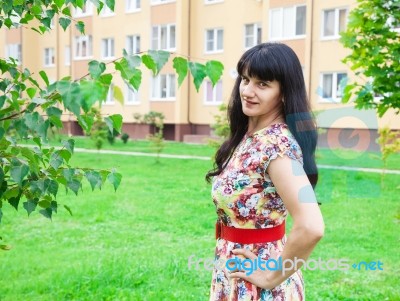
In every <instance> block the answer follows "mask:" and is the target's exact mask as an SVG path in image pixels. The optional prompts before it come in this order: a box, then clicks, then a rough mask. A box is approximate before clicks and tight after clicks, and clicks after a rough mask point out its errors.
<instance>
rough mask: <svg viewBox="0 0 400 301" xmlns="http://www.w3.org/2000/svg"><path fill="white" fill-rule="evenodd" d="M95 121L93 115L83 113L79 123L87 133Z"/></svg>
mask: <svg viewBox="0 0 400 301" xmlns="http://www.w3.org/2000/svg"><path fill="white" fill-rule="evenodd" d="M93 122H94V119H93V116H88V115H81V116H79V117H78V123H79V125H80V126H81V127H82V129H83V131H84V132H86V133H87V132H89V131H90V129H91V128H92V125H93Z"/></svg>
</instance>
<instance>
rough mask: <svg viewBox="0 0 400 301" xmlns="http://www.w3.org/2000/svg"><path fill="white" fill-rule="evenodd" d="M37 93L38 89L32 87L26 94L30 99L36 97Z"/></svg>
mask: <svg viewBox="0 0 400 301" xmlns="http://www.w3.org/2000/svg"><path fill="white" fill-rule="evenodd" d="M36 91H37V89H36V88H33V87H30V88H28V89H26V93H27V94H28V96H29V98H30V99H32V98H34V97H35V95H36Z"/></svg>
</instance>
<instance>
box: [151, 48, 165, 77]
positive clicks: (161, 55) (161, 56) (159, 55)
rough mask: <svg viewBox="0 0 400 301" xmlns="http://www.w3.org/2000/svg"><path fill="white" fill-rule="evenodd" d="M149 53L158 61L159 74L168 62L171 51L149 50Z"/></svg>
mask: <svg viewBox="0 0 400 301" xmlns="http://www.w3.org/2000/svg"><path fill="white" fill-rule="evenodd" d="M149 54H150V56H151V57H152V59H153V61H154V62H155V63H156V67H157V74H158V73H159V72H160V70H161V69H162V67H164V65H165V64H166V63H167V62H168V59H169V56H170V53H169V52H168V51H164V50H149Z"/></svg>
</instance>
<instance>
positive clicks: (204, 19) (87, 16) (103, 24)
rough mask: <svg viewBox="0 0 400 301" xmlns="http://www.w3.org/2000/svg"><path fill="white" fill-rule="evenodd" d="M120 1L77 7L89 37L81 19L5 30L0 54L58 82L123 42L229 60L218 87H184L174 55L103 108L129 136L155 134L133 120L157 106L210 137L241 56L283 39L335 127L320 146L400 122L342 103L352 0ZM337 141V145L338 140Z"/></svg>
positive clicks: (178, 128) (181, 133) (173, 122)
mask: <svg viewBox="0 0 400 301" xmlns="http://www.w3.org/2000/svg"><path fill="white" fill-rule="evenodd" d="M115 2H116V3H115V11H114V12H112V11H110V10H109V9H103V11H102V12H100V14H99V15H98V14H97V13H96V11H95V8H94V6H93V4H92V3H91V2H88V3H87V5H86V6H85V8H84V9H83V10H76V11H74V19H75V20H76V21H79V20H82V21H84V22H85V24H86V29H85V31H86V35H85V36H82V35H80V34H79V32H78V31H77V30H76V29H75V27H74V26H71V27H70V28H69V29H67V31H65V32H64V31H63V30H62V28H61V27H60V26H58V24H57V23H56V24H57V25H54V29H53V31H52V32H51V33H46V34H44V35H42V36H40V35H39V34H37V33H36V32H34V31H32V30H30V29H27V28H18V29H12V30H4V29H3V30H1V31H0V41H1V43H2V44H3V45H4V47H0V55H2V56H3V57H4V56H6V57H7V56H13V57H16V58H18V59H19V60H20V61H21V66H22V67H25V66H26V67H28V68H29V69H30V70H31V71H33V72H36V73H37V72H38V71H39V70H42V69H43V70H45V71H46V72H47V73H48V75H49V78H50V80H53V81H54V80H57V79H60V78H62V77H64V76H68V75H70V76H72V77H73V78H79V77H81V76H84V75H85V74H86V73H87V70H88V68H87V63H88V62H89V61H90V60H92V59H97V60H102V61H104V62H106V63H107V62H112V60H114V59H115V58H118V57H120V56H122V49H123V48H125V49H126V50H127V51H128V52H130V53H140V52H143V51H146V50H148V49H164V50H167V51H170V52H172V53H176V54H178V55H182V56H187V57H189V58H190V59H191V60H194V61H199V62H204V61H205V60H218V61H221V62H222V63H223V64H224V66H225V70H224V74H223V76H222V78H221V80H220V82H218V83H217V85H216V86H215V87H214V88H212V85H211V83H210V82H208V81H205V82H204V84H203V85H202V87H201V89H200V91H199V92H196V89H195V87H194V85H193V83H191V80H192V79H191V78H190V77H189V78H188V79H186V80H185V81H184V83H183V84H182V86H181V87H179V88H178V87H177V81H176V76H175V74H174V70H173V68H172V63H171V62H169V63H168V64H167V65H166V66H165V67H164V68H163V70H162V71H161V73H160V75H159V76H158V77H156V78H153V77H152V76H151V74H150V72H149V71H147V70H145V69H143V71H144V72H143V80H142V84H141V87H140V89H139V91H138V92H135V91H133V90H132V89H130V88H129V87H128V86H126V85H125V84H124V82H123V81H122V80H120V79H118V80H116V82H115V85H116V86H118V87H120V88H121V89H122V92H123V94H124V104H120V103H119V102H116V101H115V100H114V98H113V93H109V97H108V99H107V101H106V102H105V103H104V105H103V106H102V112H103V114H114V113H119V114H122V115H123V118H124V131H125V132H128V133H129V134H130V135H131V136H134V137H137V138H144V137H145V136H146V135H147V134H148V133H149V128H148V126H146V125H138V124H136V123H135V119H134V117H133V116H134V114H135V113H140V114H145V113H148V112H149V111H157V112H162V113H163V114H164V115H165V117H166V119H165V123H166V126H165V137H166V138H167V139H170V140H177V141H183V140H185V141H200V140H201V138H202V137H204V136H208V135H210V134H211V129H210V124H212V123H213V120H214V118H213V115H215V114H217V113H218V106H219V105H220V104H221V103H223V102H227V101H228V99H229V95H230V92H231V88H232V86H233V83H234V79H235V77H236V76H237V74H236V70H235V65H236V62H237V60H238V58H239V57H240V56H241V54H242V53H243V52H244V51H245V50H246V49H248V48H250V47H252V46H254V45H256V44H258V43H260V42H265V41H281V42H284V43H286V44H288V45H289V46H291V47H292V48H293V49H294V50H295V52H296V53H297V55H298V57H299V59H300V62H301V64H302V66H303V70H304V76H305V81H306V86H307V89H308V93H309V96H310V100H311V103H312V107H313V109H314V110H315V111H318V112H321V111H323V112H325V113H320V114H318V122H319V126H320V127H321V128H329V129H330V130H329V131H328V133H325V134H322V136H321V137H322V140H321V141H322V143H325V144H326V143H328V141H331V142H329V143H332V141H336V142H338V143H339V140H340V137H339V136H338V135H339V134H340V133H342V132H343V129H345V128H352V129H357V133H358V134H360V135H361V136H362V137H364V140H368V141H369V142H371V141H374V137H376V129H377V127H378V126H382V125H384V124H388V125H389V126H390V127H391V128H392V129H397V130H398V129H400V120H399V118H398V116H397V117H396V116H395V115H394V113H393V112H389V113H387V114H386V115H385V118H384V119H378V118H377V117H376V115H375V113H374V112H373V111H371V112H363V113H362V114H361V115H360V112H358V111H357V112H356V111H355V110H354V109H352V107H351V105H343V104H341V103H340V97H341V92H340V90H341V89H339V84H340V82H341V80H342V79H343V78H346V77H348V78H350V79H351V78H352V77H354V74H352V73H351V72H350V70H349V68H348V67H347V66H345V65H344V64H343V63H342V62H341V60H342V58H343V57H345V55H346V53H347V52H348V50H346V49H344V48H343V47H342V46H341V44H340V43H339V32H340V31H341V30H343V29H344V28H345V27H346V22H347V16H348V12H349V10H350V9H351V8H352V5H354V1H350V0H325V1H313V0H125V1H115ZM56 22H57V20H56ZM3 51H4V52H3ZM2 52H3V53H2ZM327 112H328V113H327ZM64 120H65V122H66V123H67V124H68V129H69V131H70V132H71V133H72V134H79V133H81V130H80V128H79V126H78V125H77V123H76V122H75V121H74V119H73V117H71V116H69V115H66V116H64ZM329 135H330V136H329ZM350 135H351V134H350ZM328 136H329V137H328ZM332 137H333V138H332ZM335 139H336V140H335ZM324 141H325V142H324ZM336 142H333V143H334V144H330V146H332V147H334V146H335V143H336ZM338 146H340V143H339V144H338ZM361 148H362V147H361Z"/></svg>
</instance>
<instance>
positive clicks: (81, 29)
mask: <svg viewBox="0 0 400 301" xmlns="http://www.w3.org/2000/svg"><path fill="white" fill-rule="evenodd" d="M75 27H76V29H77V30H78V31H79V32H80V33H81V34H83V35H84V34H85V23H83V22H82V21H78V22H76V24H75Z"/></svg>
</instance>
